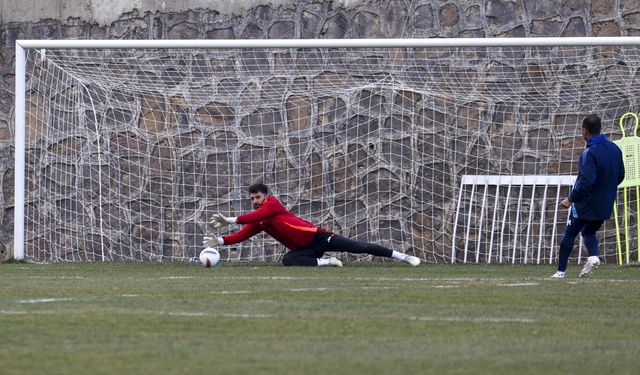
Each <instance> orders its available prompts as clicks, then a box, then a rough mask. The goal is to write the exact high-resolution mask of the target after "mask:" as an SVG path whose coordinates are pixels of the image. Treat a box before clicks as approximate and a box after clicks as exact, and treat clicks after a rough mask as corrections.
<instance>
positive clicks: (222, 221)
mask: <svg viewBox="0 0 640 375" xmlns="http://www.w3.org/2000/svg"><path fill="white" fill-rule="evenodd" d="M236 222H237V218H236V217H226V216H222V214H213V215H212V216H211V221H210V222H209V223H211V224H212V225H213V227H214V228H215V229H218V228H222V227H226V226H227V225H229V224H235V223H236Z"/></svg>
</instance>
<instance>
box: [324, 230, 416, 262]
mask: <svg viewBox="0 0 640 375" xmlns="http://www.w3.org/2000/svg"><path fill="white" fill-rule="evenodd" d="M318 235H320V234H318ZM322 235H324V236H326V245H325V250H326V251H347V252H350V253H355V254H370V255H375V256H379V257H386V258H393V259H397V260H400V261H402V262H405V263H408V264H410V265H412V266H414V267H415V266H417V265H419V264H420V259H419V258H417V257H414V256H412V255H408V254H404V253H401V252H398V251H395V250H391V249H389V248H386V247H384V246H380V245H376V244H372V243H367V242H359V241H354V240H352V239H349V238H346V237H343V236H340V235H337V234H333V233H322Z"/></svg>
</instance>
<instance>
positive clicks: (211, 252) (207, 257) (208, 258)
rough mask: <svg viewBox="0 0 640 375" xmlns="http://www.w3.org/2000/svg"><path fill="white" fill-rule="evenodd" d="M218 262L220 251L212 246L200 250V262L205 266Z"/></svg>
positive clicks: (212, 265) (214, 264)
mask: <svg viewBox="0 0 640 375" xmlns="http://www.w3.org/2000/svg"><path fill="white" fill-rule="evenodd" d="M218 262H220V253H219V252H218V250H216V249H215V248H213V247H207V248H206V249H204V250H202V251H201V252H200V263H202V265H203V266H205V267H207V268H208V267H214V266H216V265H217V264H218Z"/></svg>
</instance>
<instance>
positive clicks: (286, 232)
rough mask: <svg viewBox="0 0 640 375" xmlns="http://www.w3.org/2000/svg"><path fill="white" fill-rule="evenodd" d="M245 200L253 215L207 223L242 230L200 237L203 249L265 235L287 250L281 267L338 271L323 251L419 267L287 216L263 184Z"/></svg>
mask: <svg viewBox="0 0 640 375" xmlns="http://www.w3.org/2000/svg"><path fill="white" fill-rule="evenodd" d="M249 199H250V200H251V204H252V205H253V208H254V209H255V210H254V211H252V212H249V213H246V214H244V215H240V216H238V217H225V216H223V215H221V214H214V215H213V216H212V219H211V224H213V227H214V228H216V229H217V228H221V227H224V226H227V225H229V224H236V223H237V224H243V227H242V229H240V230H239V231H237V232H235V233H231V234H228V235H226V236H222V237H204V241H203V245H204V246H210V247H217V246H219V245H231V244H235V243H239V242H242V241H244V240H246V239H248V238H250V237H252V236H254V235H256V234H258V233H260V232H262V231H265V232H267V233H269V234H270V235H271V236H272V237H273V238H275V239H276V240H277V241H278V242H280V243H281V244H283V245H284V246H286V247H287V248H288V249H289V252H287V254H285V256H284V257H282V264H284V265H285V266H319V267H322V266H333V267H342V262H341V261H340V260H339V259H336V258H335V257H331V258H323V257H322V256H323V255H324V253H325V252H326V251H347V252H350V253H357V254H371V255H375V256H381V257H387V258H394V259H397V260H400V261H402V262H405V263H408V264H410V265H412V266H418V265H419V264H420V259H419V258H417V257H414V256H411V255H407V254H403V253H400V252H397V251H394V250H391V249H388V248H386V247H383V246H380V245H375V244H370V243H365V242H357V241H354V240H351V239H349V238H345V237H343V236H340V235H338V234H335V233H331V232H328V231H327V230H325V229H322V228H318V227H317V226H315V225H314V224H312V223H310V222H308V221H306V220H303V219H301V218H299V217H297V216H296V215H294V214H292V213H291V212H289V211H288V210H287V209H286V208H285V207H284V206H283V205H282V203H280V201H279V200H278V199H277V198H276V197H274V196H273V195H271V194H269V189H268V188H267V186H266V185H264V184H255V185H251V186H250V187H249Z"/></svg>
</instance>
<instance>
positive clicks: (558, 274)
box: [549, 271, 564, 279]
mask: <svg viewBox="0 0 640 375" xmlns="http://www.w3.org/2000/svg"><path fill="white" fill-rule="evenodd" d="M549 277H551V278H552V279H564V272H560V271H556V273H554V274H553V275H551V276H549Z"/></svg>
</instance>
